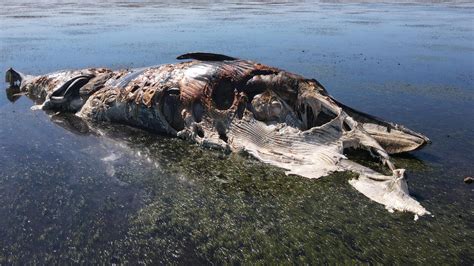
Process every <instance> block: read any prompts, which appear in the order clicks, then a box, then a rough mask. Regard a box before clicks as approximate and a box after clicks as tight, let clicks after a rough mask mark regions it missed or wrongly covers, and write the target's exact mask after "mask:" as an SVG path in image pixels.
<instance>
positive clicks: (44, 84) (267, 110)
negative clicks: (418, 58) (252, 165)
mask: <svg viewBox="0 0 474 266" xmlns="http://www.w3.org/2000/svg"><path fill="white" fill-rule="evenodd" d="M178 58H182V59H191V60H192V61H188V62H183V63H177V64H168V65H162V66H154V67H149V68H142V69H135V70H118V71H112V70H109V69H103V68H102V69H97V68H90V69H84V70H77V71H62V72H56V73H52V74H48V75H45V76H39V77H31V76H26V75H23V74H21V73H18V72H16V71H14V70H12V69H10V70H8V71H7V75H6V80H7V82H9V83H10V85H11V87H13V86H18V87H19V91H20V92H22V93H26V94H27V95H29V96H30V97H32V98H35V99H37V100H38V101H39V102H42V105H41V108H42V109H45V110H54V111H56V112H58V111H59V112H70V113H74V114H76V115H77V116H78V117H80V118H82V119H84V120H85V121H90V122H94V121H110V122H115V123H123V124H127V125H131V126H134V127H139V128H143V129H146V130H148V131H151V132H156V133H161V134H168V135H172V136H177V137H181V138H183V139H187V140H190V141H193V142H196V143H199V144H201V145H203V146H207V147H213V148H219V149H225V150H229V151H234V152H239V151H246V152H248V153H249V154H251V155H253V156H254V157H255V158H257V159H258V160H261V161H263V162H265V163H269V164H272V165H275V166H277V167H281V168H284V169H287V170H288V171H287V173H288V174H295V175H300V176H304V177H308V178H319V177H322V176H326V175H328V174H329V173H331V172H336V171H353V172H356V173H358V174H359V177H358V178H357V179H353V180H350V181H349V183H350V184H351V185H352V186H353V187H354V188H356V189H357V190H358V191H360V192H361V193H363V194H364V195H366V196H367V197H369V198H370V199H372V200H374V201H376V202H378V203H380V204H383V205H385V207H386V208H387V209H388V210H390V211H393V210H398V211H408V212H412V213H414V214H416V215H420V216H421V215H425V214H428V213H429V212H428V211H427V210H425V209H424V208H423V207H422V206H421V205H420V204H419V203H418V202H417V201H416V200H415V199H413V198H412V197H410V195H409V193H408V187H407V184H406V181H405V179H404V169H397V168H396V167H395V166H394V165H393V163H392V162H391V161H390V157H389V153H399V152H407V151H411V150H414V149H418V148H420V147H422V146H423V145H425V144H426V143H428V142H429V139H428V138H426V137H425V136H423V135H422V134H420V133H416V132H414V131H411V130H409V129H406V128H405V127H403V126H400V125H396V124H393V123H389V122H385V121H383V120H380V119H378V118H375V117H373V116H370V115H366V114H364V113H361V112H359V111H356V110H354V109H352V108H350V107H347V106H345V105H343V104H341V103H338V102H337V101H335V100H334V99H332V98H331V97H330V96H329V94H328V93H327V91H326V89H324V87H323V86H322V85H321V84H319V83H318V82H317V81H316V80H314V79H306V78H304V77H301V76H298V75H295V74H292V73H289V72H286V71H283V70H280V69H277V68H273V67H268V66H265V65H262V64H259V63H255V62H252V61H248V60H240V59H235V58H233V57H229V56H224V55H216V54H211V53H189V54H185V55H183V56H180V57H178ZM350 147H353V148H362V149H366V150H368V151H369V152H370V153H371V154H372V155H373V156H374V157H377V158H379V159H380V160H381V162H382V163H383V164H385V165H386V166H387V167H389V168H390V169H391V170H392V173H393V174H392V175H391V176H385V175H382V174H380V173H378V172H376V171H374V170H372V169H369V168H367V167H365V166H362V165H359V164H357V163H355V162H352V161H350V160H348V159H347V158H346V157H345V156H344V154H343V150H344V149H345V148H350Z"/></svg>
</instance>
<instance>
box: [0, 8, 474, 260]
mask: <svg viewBox="0 0 474 266" xmlns="http://www.w3.org/2000/svg"><path fill="white" fill-rule="evenodd" d="M0 25H1V29H0V69H4V70H6V69H7V68H8V67H10V66H12V67H14V68H16V69H18V70H20V71H22V72H25V73H29V74H42V73H47V72H51V71H55V70H58V69H70V68H84V67H91V66H105V67H111V68H114V69H117V68H129V67H140V66H147V65H156V64H161V63H169V62H174V61H175V59H174V58H175V57H176V56H177V55H179V54H182V53H185V52H188V51H211V52H218V53H223V54H228V55H231V56H236V57H241V58H245V59H252V60H255V61H259V62H262V63H265V64H268V65H272V66H277V67H280V68H283V69H286V70H289V71H292V72H295V73H299V74H302V75H304V76H307V77H314V78H316V79H318V80H319V81H320V82H321V83H322V84H324V85H325V87H326V88H327V89H328V90H329V92H330V93H331V94H332V95H334V96H335V97H336V98H337V99H339V100H340V101H342V102H344V103H346V104H347V105H349V106H352V107H354V108H356V109H360V110H363V111H365V112H368V113H371V114H375V115H377V116H379V117H384V118H387V119H389V120H392V121H395V122H398V123H401V124H404V125H406V126H408V127H410V128H413V129H415V130H416V131H419V132H423V133H424V134H426V135H427V136H429V137H430V138H431V139H432V141H433V144H432V145H430V146H427V147H426V148H424V149H423V150H421V151H416V152H413V153H410V154H408V155H403V156H397V157H395V163H396V164H397V165H398V166H400V167H405V168H407V169H408V171H409V187H410V190H411V193H412V195H414V196H415V197H416V198H417V199H418V200H419V201H420V202H421V203H422V205H423V206H425V207H426V208H427V209H428V210H430V211H431V212H432V213H433V214H434V216H433V217H422V218H421V219H420V220H418V221H416V222H415V221H413V216H412V215H410V214H403V213H393V214H391V213H388V212H387V211H386V210H385V209H384V208H383V206H382V205H379V204H376V203H374V202H371V201H369V200H368V199H367V198H366V197H364V196H363V195H362V194H359V193H358V192H357V191H355V190H354V189H353V188H352V187H351V186H349V184H348V182H347V180H348V179H349V178H351V177H352V176H353V175H352V174H350V173H342V174H337V175H331V176H328V177H325V178H322V179H320V180H309V179H305V178H300V177H295V176H285V174H284V172H283V171H282V170H280V169H276V168H274V167H270V166H267V165H264V164H262V163H259V162H257V161H256V160H254V159H252V158H249V157H246V156H245V155H241V154H232V155H227V154H224V153H222V152H219V151H213V150H206V149H203V148H200V147H198V146H196V145H192V144H189V143H187V142H184V141H182V140H178V139H170V138H166V137H163V136H157V135H151V134H148V133H146V132H141V131H138V130H133V129H130V128H126V127H121V126H111V125H101V126H99V130H100V132H101V133H102V134H96V133H91V132H89V131H88V130H87V128H85V127H84V125H83V124H82V123H81V121H80V120H77V119H74V117H68V116H66V117H64V116H52V115H51V114H49V115H47V114H45V113H43V112H42V111H31V110H30V106H31V105H33V104H34V103H33V102H32V101H31V100H29V99H27V98H26V97H21V98H19V99H18V100H17V101H16V102H15V103H14V104H12V103H11V102H9V101H8V99H7V97H6V95H5V94H2V96H1V97H0V217H1V219H0V264H10V263H20V264H22V263H25V262H42V263H54V262H55V263H61V264H64V263H68V264H69V263H79V262H86V263H94V262H95V263H126V262H130V263H133V264H135V263H137V262H146V263H152V262H153V263H170V262H179V263H206V262H217V263H223V262H242V261H246V262H252V263H254V262H259V261H260V262H268V263H272V262H286V261H292V262H297V263H304V262H308V263H310V262H313V263H347V264H352V263H357V262H358V263H375V262H381V263H386V264H389V263H390V264H391V263H397V264H411V263H420V264H421V263H423V264H428V263H442V264H466V265H472V264H473V263H474V254H473V249H472V247H473V239H474V228H473V227H474V226H473V225H474V208H473V195H474V194H473V193H474V192H473V190H474V185H472V184H471V185H467V184H464V183H463V178H464V177H465V176H472V175H474V170H473V169H474V152H473V150H474V108H473V106H474V105H473V102H474V26H473V25H474V6H473V5H472V4H469V3H461V2H455V3H434V4H433V3H422V2H419V3H399V4H395V3H384V4H371V3H353V2H344V3H332V2H295V3H287V2H276V1H275V2H272V1H267V2H218V3H212V4H211V3H209V2H207V1H190V2H184V1H183V2H180V3H175V2H171V1H170V2H159V3H157V2H147V1H134V2H120V1H104V2H101V3H96V2H92V1H91V2H84V1H80V2H77V1H76V2H67V1H58V2H57V3H56V2H53V1H31V2H30V1H28V2H27V1H14V2H9V3H8V5H7V4H5V5H3V7H2V8H1V9H0ZM2 86H3V87H5V86H4V85H3V84H2ZM359 160H365V158H360V159H359Z"/></svg>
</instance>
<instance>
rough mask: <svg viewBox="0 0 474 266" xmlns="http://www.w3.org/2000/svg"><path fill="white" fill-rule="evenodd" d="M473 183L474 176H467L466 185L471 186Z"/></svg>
mask: <svg viewBox="0 0 474 266" xmlns="http://www.w3.org/2000/svg"><path fill="white" fill-rule="evenodd" d="M473 181H474V177H472V176H466V177H465V178H464V183H466V184H471V183H472V182H473Z"/></svg>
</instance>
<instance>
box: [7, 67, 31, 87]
mask: <svg viewBox="0 0 474 266" xmlns="http://www.w3.org/2000/svg"><path fill="white" fill-rule="evenodd" d="M25 77H26V75H25V74H23V73H20V72H17V71H15V70H14V69H13V68H10V69H8V70H7V72H6V73H5V82H7V83H9V84H10V87H15V86H17V87H20V86H21V82H22V81H23V80H24V79H25Z"/></svg>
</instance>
